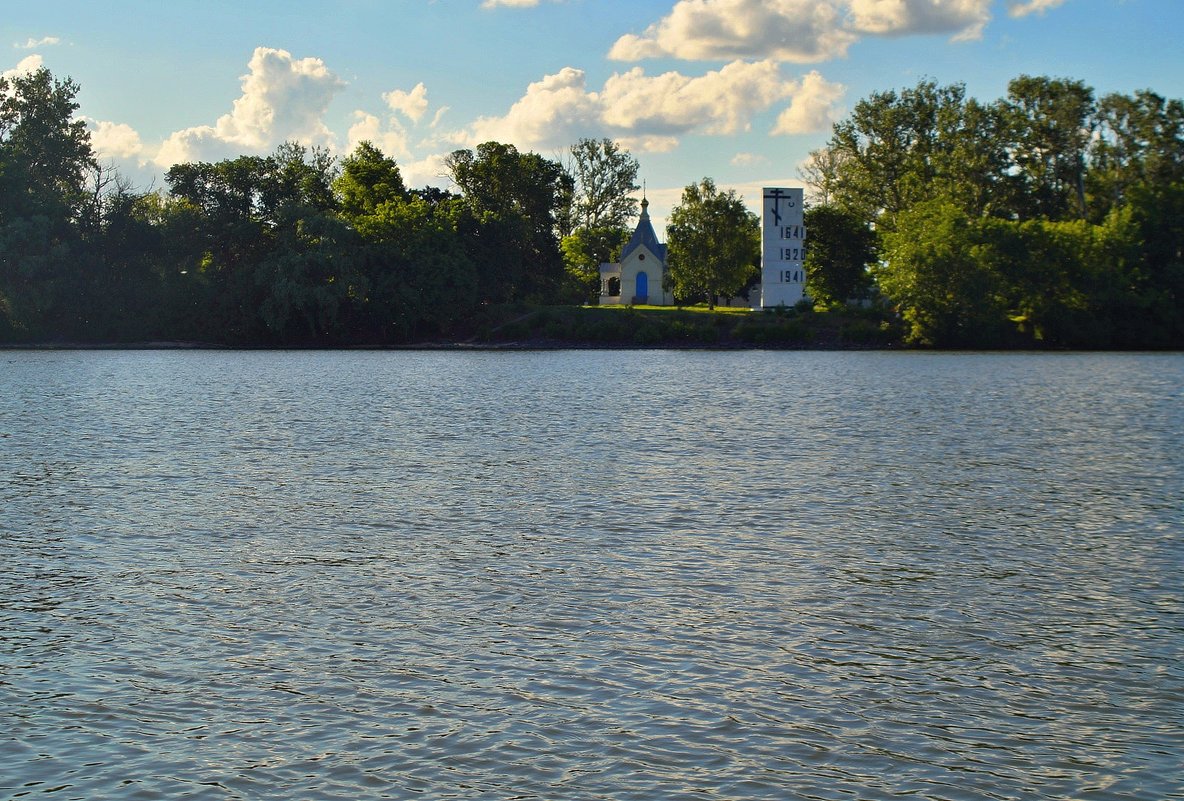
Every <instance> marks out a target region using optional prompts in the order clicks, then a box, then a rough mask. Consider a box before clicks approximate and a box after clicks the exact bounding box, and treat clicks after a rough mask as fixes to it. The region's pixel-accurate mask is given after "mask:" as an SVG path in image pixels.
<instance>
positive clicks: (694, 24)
mask: <svg viewBox="0 0 1184 801" xmlns="http://www.w3.org/2000/svg"><path fill="white" fill-rule="evenodd" d="M991 2H992V0H678V2H676V3H675V5H674V7H673V8H672V9H671V10H670V13H669V14H667V15H666V16H665V17H663V18H662V19H660V20H659V21H658V22H655V23H654V24H653V25H650V26H649V27H648V28H646V30H645V31H644V32H643V33H642V34H641V35H636V34H626V35H625V36H622V37H621V38H619V39H618V40H617V41H616V43H615V44H614V45H613V46H612V48H611V49H610V50H609V58H612V59H616V60H620V61H639V60H641V59H645V58H658V57H664V56H669V57H674V58H681V59H687V60H708V61H711V60H730V59H749V60H760V59H773V60H775V61H782V62H793V63H811V62H818V61H826V60H829V59H833V58H842V57H844V56H845V55H846V54H847V49H848V48H849V47H850V46H851V45H852V44H853V43H854V42H856V41H858V39H859V38H860V37H861V36H866V35H874V36H908V35H912V34H936V33H944V34H950V35H952V36H953V38H955V39H974V38H978V37H979V36H981V34H982V30H983V27H984V26H985V25H986V24H987V22H988V21H989V20H990V18H991V14H990V6H991ZM1010 2H1011V3H1012V5H1013V6H1015V5H1016V4H1017V3H1020V2H1021V0H1010ZM1058 2H1063V0H1027V3H1026V4H1025V6H1022V7H1026V5H1034V6H1042V7H1043V6H1050V5H1051V4H1056V3H1058ZM1013 13H1014V11H1013Z"/></svg>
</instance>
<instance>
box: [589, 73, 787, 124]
mask: <svg viewBox="0 0 1184 801" xmlns="http://www.w3.org/2000/svg"><path fill="white" fill-rule="evenodd" d="M792 88H793V84H792V82H789V81H786V80H785V79H784V78H782V77H781V73H780V71H779V70H778V68H777V65H776V64H775V63H773V62H772V61H761V62H757V63H754V64H753V63H747V62H743V61H734V62H732V63H731V64H728V65H727V66H725V67H724V68H723V69H721V70H719V71H717V72H709V73H707V74H706V75H703V76H700V77H697V78H691V77H687V76H685V75H682V74H681V73H678V72H666V73H663V74H662V75H655V76H652V77H650V76H647V75H646V74H645V73H644V71H643V70H642V69H641V68H640V67H634V68H633V69H631V70H629V72H626V73H624V74H618V75H613V76H612V77H610V78H609V79H608V81H607V82H605V85H604V91H603V92H602V93H601V95H600V102H601V106H602V109H603V113H602V119H603V121H604V122H605V123H606V124H608V125H610V126H612V127H614V128H619V129H622V130H624V131H630V132H632V131H636V130H638V129H641V130H642V131H645V132H649V133H656V134H662V135H671V134H679V133H689V132H692V131H697V132H701V133H707V134H733V133H739V132H741V131H745V130H748V127H749V124H750V122H751V119H752V117H753V115H754V114H756V113H757V112H760V111H763V110H765V109H767V108H768V107H769V106H771V105H772V104H773V103H775V102H777V101H778V100H781V99H783V98H785V97H787V96H788V95H789V94H790V92H791V91H792Z"/></svg>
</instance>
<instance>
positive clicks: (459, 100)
mask: <svg viewBox="0 0 1184 801" xmlns="http://www.w3.org/2000/svg"><path fill="white" fill-rule="evenodd" d="M5 6H6V7H5V9H4V12H3V14H0V46H2V47H5V48H6V52H5V53H4V54H3V56H2V57H0V72H11V71H14V70H22V69H24V70H27V69H31V68H35V67H37V66H42V65H43V66H46V67H48V68H49V69H50V70H51V71H53V73H54V74H55V75H57V76H59V77H65V76H69V77H72V78H73V79H74V80H75V81H76V82H78V83H79V84H80V86H81V92H80V94H79V101H80V102H81V105H82V108H81V110H80V112H79V113H80V114H81V115H82V116H84V117H85V118H86V119H87V121H88V123H89V124H90V126H91V128H92V130H93V132H94V141H95V144H96V146H97V147H98V149H99V152H100V156H101V157H103V159H105V160H110V161H112V162H114V163H115V164H116V165H117V166H119V168H120V169H121V170H122V171H124V172H125V173H126V174H128V175H129V176H131V177H132V178H133V179H134V180H135V181H137V183H139V184H140V185H142V186H144V185H147V184H148V183H149V182H151V181H153V180H155V183H156V185H157V186H160V185H161V183H162V182H161V178H160V176H161V175H162V174H163V172H164V170H166V169H167V167H168V166H169V164H170V163H174V162H176V161H178V160H182V161H189V160H198V159H200V160H217V159H220V158H226V157H231V156H234V155H239V154H242V153H268V152H271V151H272V150H273V149H274V148H275V146H276V145H278V144H279V143H280V142H282V141H284V140H286V139H294V140H298V141H303V142H306V143H310V144H320V145H325V146H329V147H332V148H333V149H334V150H335V151H336V152H338V153H344V152H347V151H348V150H349V149H350V148H351V147H352V146H353V145H354V144H356V142H357V141H358V140H359V139H361V138H367V139H370V140H372V141H374V142H375V143H376V144H378V145H379V146H380V147H382V148H383V150H385V151H386V152H387V153H388V154H389V155H391V156H394V157H395V158H396V159H397V160H398V161H399V163H400V165H401V166H402V168H403V171H404V174H405V177H406V178H407V181H408V183H409V184H410V185H412V186H423V185H425V184H432V185H437V186H447V185H448V182H447V179H446V178H444V177H442V175H441V172H442V171H441V168H440V158H441V157H442V156H443V155H444V154H446V153H448V152H450V151H451V150H454V149H456V148H458V147H469V146H473V145H475V144H477V143H478V142H481V141H485V140H487V139H497V140H499V141H506V142H512V143H513V144H515V145H517V146H518V147H519V148H522V149H529V150H534V151H536V152H539V153H541V154H543V155H545V156H548V157H557V156H558V155H559V154H560V153H561V152H562V151H563V150H564V149H565V148H566V146H567V145H569V144H570V143H572V142H574V141H575V140H576V139H577V138H579V137H580V136H591V137H602V136H609V137H612V138H614V139H617V140H619V141H621V142H622V143H623V144H624V145H625V146H626V147H628V148H629V149H630V150H631V152H633V154H634V155H635V156H636V157H637V158H638V160H639V161H640V162H641V177H642V178H644V179H645V181H646V183H647V187H648V194H649V198H650V200H651V213H652V214H653V215H654V216H655V218H656V219H655V221H656V222H657V223H658V224H659V225H661V224H662V223H663V222H664V219H665V216H666V214H667V213H668V212H669V209H670V208H671V207H672V206H673V205H675V204H676V203H677V201H678V196H679V194H680V192H681V189H682V187H683V186H685V185H686V184H689V183H692V182H694V181H697V180H698V179H700V178H702V177H704V176H709V177H711V178H713V179H714V180H715V181H716V183H717V184H719V185H720V186H722V187H727V188H735V189H737V190H738V191H740V192H742V193H743V194H744V195H745V196H746V197H747V198H750V203H752V205H753V206H754V207H755V206H756V205H758V204H759V200H758V199H757V195H758V191H759V187H760V186H762V185H766V186H769V185H779V186H800V185H801V181H800V178H799V176H798V165H799V164H800V163H801V162H802V160H803V159H805V158H806V157H807V154H808V153H809V151H810V150H811V149H814V148H817V147H819V146H821V145H822V144H824V142H825V141H826V139H827V136H828V133H829V128H830V124H831V122H833V121H834V120H837V119H840V118H841V117H842V115H843V113H844V112H845V111H846V110H848V109H850V108H851V107H852V106H853V105H854V104H855V103H856V102H857V101H858V100H859V99H860V98H862V97H866V96H867V95H868V94H870V93H871V92H874V91H879V90H887V89H899V88H901V87H905V86H912V85H915V84H916V83H917V81H918V80H921V79H923V78H932V79H934V80H936V81H938V82H939V83H953V82H963V83H965V84H966V87H967V91H968V93H969V94H970V95H973V96H975V97H978V98H980V99H982V100H992V99H995V98H997V97H1000V96H1001V95H1003V94H1004V93H1005V92H1006V86H1007V82H1008V80H1010V79H1011V78H1013V77H1015V76H1017V75H1020V74H1032V75H1051V76H1055V77H1068V78H1075V79H1080V80H1083V81H1085V82H1086V83H1087V84H1088V85H1090V86H1092V87H1094V89H1095V91H1096V92H1097V93H1098V95H1103V94H1105V93H1107V92H1112V91H1120V92H1132V91H1134V90H1136V89H1144V88H1150V89H1153V90H1155V91H1157V92H1159V93H1160V94H1162V95H1165V96H1167V97H1173V98H1179V97H1184V47H1181V46H1180V44H1179V41H1180V35H1181V28H1182V27H1184V26H1182V23H1184V2H1181V0H632V2H624V0H322V1H321V2H312V0H282V1H281V0H245V1H244V0H234V1H233V2H232V1H231V0H201V2H194V1H193V0H168V2H151V3H149V2H131V0H105V2H102V3H96V2H93V0H78V1H75V0H45V1H44V2H41V3H15V2H6V3H5Z"/></svg>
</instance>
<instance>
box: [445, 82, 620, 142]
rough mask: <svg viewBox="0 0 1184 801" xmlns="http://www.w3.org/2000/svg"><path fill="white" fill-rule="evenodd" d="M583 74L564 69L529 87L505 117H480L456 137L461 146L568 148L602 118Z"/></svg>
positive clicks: (595, 99) (455, 135) (454, 138)
mask: <svg viewBox="0 0 1184 801" xmlns="http://www.w3.org/2000/svg"><path fill="white" fill-rule="evenodd" d="M584 83H585V81H584V71H583V70H578V69H574V68H572V67H565V68H563V69H562V70H560V71H559V72H558V73H556V74H554V75H548V76H546V77H544V78H543V79H542V80H541V81H536V82H535V83H532V84H530V85H529V86H528V87H527V88H526V94H525V95H523V96H522V98H521V99H519V100H518V101H517V102H516V103H514V105H513V106H511V107H510V110H509V112H507V113H506V115H505V116H504V117H481V118H479V119H478V120H477V121H476V122H474V123H473V124H472V126H470V128H469V130H468V131H465V132H461V133H459V134H454V135H453V137H452V138H453V140H454V141H455V142H457V143H458V144H469V145H475V144H478V143H480V142H487V141H491V140H493V141H499V142H514V143H516V144H521V145H525V146H528V147H545V146H555V147H565V146H566V145H567V144H569V143H570V142H573V141H575V139H576V138H578V135H576V136H573V134H576V132H578V131H582V130H586V129H587V128H588V127H589V126H590V125H591V124H592V123H593V122H594V121H595V120H596V119H597V117H598V116H599V114H600V108H599V103H598V101H597V97H596V95H595V94H589V93H588V92H587V91H586V90H585V88H584Z"/></svg>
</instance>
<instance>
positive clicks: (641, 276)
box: [637, 273, 650, 303]
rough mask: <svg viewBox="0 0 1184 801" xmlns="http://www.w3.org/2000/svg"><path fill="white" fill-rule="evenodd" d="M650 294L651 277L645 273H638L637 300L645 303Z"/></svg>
mask: <svg viewBox="0 0 1184 801" xmlns="http://www.w3.org/2000/svg"><path fill="white" fill-rule="evenodd" d="M649 294H650V277H649V276H648V275H646V274H645V273H638V274H637V302H638V303H645V301H646V298H648V297H649Z"/></svg>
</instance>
